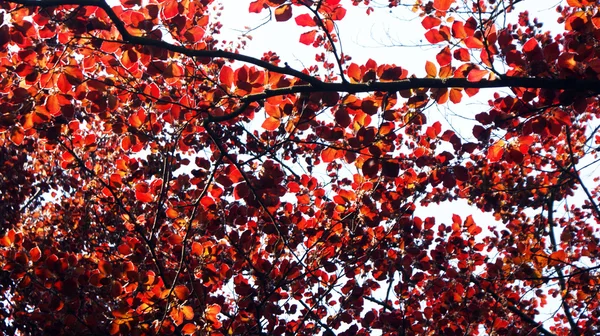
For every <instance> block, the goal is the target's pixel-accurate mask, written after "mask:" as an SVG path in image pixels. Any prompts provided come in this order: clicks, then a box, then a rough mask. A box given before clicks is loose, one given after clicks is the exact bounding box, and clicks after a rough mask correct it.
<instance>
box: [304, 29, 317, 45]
mask: <svg viewBox="0 0 600 336" xmlns="http://www.w3.org/2000/svg"><path fill="white" fill-rule="evenodd" d="M316 36H317V31H316V30H311V31H309V32H306V33H302V34H301V35H300V43H302V44H306V45H311V44H312V43H313V42H314V41H315V37H316Z"/></svg>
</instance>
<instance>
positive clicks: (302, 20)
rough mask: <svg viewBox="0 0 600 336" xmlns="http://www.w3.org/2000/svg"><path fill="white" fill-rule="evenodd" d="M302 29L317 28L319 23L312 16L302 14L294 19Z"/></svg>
mask: <svg viewBox="0 0 600 336" xmlns="http://www.w3.org/2000/svg"><path fill="white" fill-rule="evenodd" d="M294 20H295V21H296V24H297V25H298V26H300V27H316V26H317V23H316V22H315V20H314V19H313V17H312V16H311V15H310V14H300V15H298V16H296V18H295V19H294Z"/></svg>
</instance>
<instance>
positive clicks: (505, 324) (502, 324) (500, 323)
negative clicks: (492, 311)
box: [494, 317, 509, 330]
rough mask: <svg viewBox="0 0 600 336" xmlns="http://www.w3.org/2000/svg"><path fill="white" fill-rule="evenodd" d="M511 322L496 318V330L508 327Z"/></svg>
mask: <svg viewBox="0 0 600 336" xmlns="http://www.w3.org/2000/svg"><path fill="white" fill-rule="evenodd" d="M508 325H509V322H508V321H507V320H504V319H501V318H499V317H496V319H495V320H494V329H495V330H497V329H503V328H506V327H508Z"/></svg>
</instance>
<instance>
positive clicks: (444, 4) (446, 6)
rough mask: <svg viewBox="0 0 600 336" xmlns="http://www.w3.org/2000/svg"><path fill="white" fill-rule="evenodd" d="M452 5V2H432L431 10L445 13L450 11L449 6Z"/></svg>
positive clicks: (442, 0)
mask: <svg viewBox="0 0 600 336" xmlns="http://www.w3.org/2000/svg"><path fill="white" fill-rule="evenodd" d="M452 3H454V0H434V1H433V8H435V9H437V10H439V11H447V10H448V9H450V6H451V5H452Z"/></svg>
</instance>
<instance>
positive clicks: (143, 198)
mask: <svg viewBox="0 0 600 336" xmlns="http://www.w3.org/2000/svg"><path fill="white" fill-rule="evenodd" d="M135 198H136V199H137V200H138V201H140V202H143V203H150V202H152V201H153V197H152V194H150V193H146V192H141V191H136V192H135Z"/></svg>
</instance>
